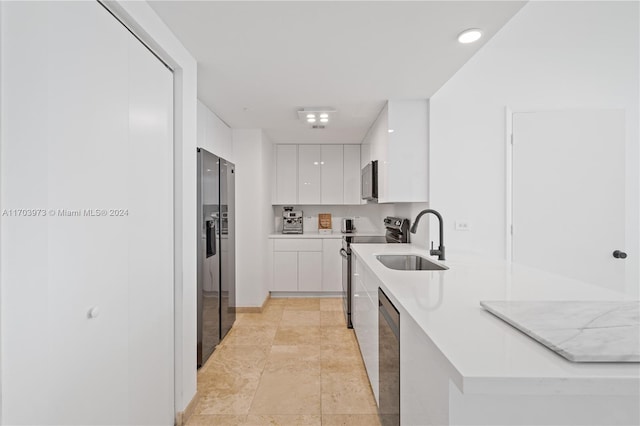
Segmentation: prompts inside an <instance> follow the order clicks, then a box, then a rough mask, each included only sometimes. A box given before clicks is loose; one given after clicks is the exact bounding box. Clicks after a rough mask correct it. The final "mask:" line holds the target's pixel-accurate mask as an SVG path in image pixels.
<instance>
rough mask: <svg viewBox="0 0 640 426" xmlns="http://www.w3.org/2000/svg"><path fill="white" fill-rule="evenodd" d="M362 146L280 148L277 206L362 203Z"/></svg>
mask: <svg viewBox="0 0 640 426" xmlns="http://www.w3.org/2000/svg"><path fill="white" fill-rule="evenodd" d="M359 194H360V145H276V188H275V196H274V204H298V205H305V204H306V205H319V204H332V205H340V204H360V195H359Z"/></svg>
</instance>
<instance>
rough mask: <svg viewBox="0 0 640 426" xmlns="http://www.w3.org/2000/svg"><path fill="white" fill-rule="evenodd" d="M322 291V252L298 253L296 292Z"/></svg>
mask: <svg viewBox="0 0 640 426" xmlns="http://www.w3.org/2000/svg"><path fill="white" fill-rule="evenodd" d="M318 289H322V252H315V251H301V252H299V253H298V291H318Z"/></svg>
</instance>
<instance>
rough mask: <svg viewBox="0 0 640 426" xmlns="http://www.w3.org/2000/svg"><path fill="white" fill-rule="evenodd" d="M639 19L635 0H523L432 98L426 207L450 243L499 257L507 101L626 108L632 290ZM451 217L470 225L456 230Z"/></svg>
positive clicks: (532, 106) (520, 106)
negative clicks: (438, 217)
mask: <svg viewBox="0 0 640 426" xmlns="http://www.w3.org/2000/svg"><path fill="white" fill-rule="evenodd" d="M638 26H639V25H638V3H637V2H530V3H528V4H527V5H525V6H524V7H523V8H522V10H521V11H520V12H518V14H516V16H515V17H514V18H513V19H512V20H511V21H509V22H508V23H507V24H506V25H505V26H504V27H503V29H502V30H501V31H500V32H498V34H496V36H495V37H494V38H493V39H492V40H491V41H489V42H488V43H487V44H486V45H485V46H484V47H483V48H482V49H481V50H480V51H479V52H478V53H477V54H476V55H475V56H474V57H473V58H471V60H469V62H467V64H466V65H465V66H464V67H462V69H461V70H460V71H458V73H457V74H456V75H454V76H453V77H452V78H451V79H450V80H449V81H448V82H447V83H446V84H445V85H444V86H443V87H442V88H441V89H440V90H439V91H438V92H437V93H436V94H435V95H434V96H433V97H432V98H431V115H430V122H431V133H430V153H431V164H430V167H431V178H430V182H431V197H430V205H431V206H433V207H435V208H437V209H439V210H440V211H441V213H443V215H444V218H445V220H447V229H446V234H447V247H448V248H457V249H465V250H471V251H474V252H478V253H483V254H487V255H490V256H495V257H499V258H504V257H505V228H506V226H505V220H506V219H505V216H506V213H505V210H506V204H505V203H506V201H505V191H506V187H505V156H506V149H505V146H506V141H505V121H506V120H505V107H506V106H509V107H511V108H512V109H514V110H516V111H523V110H536V109H538V110H540V109H562V108H624V109H626V111H627V161H628V162H627V199H628V200H630V201H631V203H630V205H629V206H628V208H627V221H626V222H627V223H626V225H627V229H628V233H629V235H630V236H634V235H635V238H634V239H635V242H634V243H633V245H631V246H629V245H627V247H626V248H627V250H628V251H629V253H634V255H630V258H629V259H627V260H628V261H629V260H630V262H629V263H628V268H630V269H631V274H629V276H630V277H631V281H629V283H630V284H629V287H630V288H629V292H630V293H632V294H636V295H637V294H638V289H637V285H638V284H637V283H638V282H639V281H640V280H639V279H638V261H637V259H638V253H639V250H638V249H639V247H638V243H637V241H638V235H639V234H640V230H639V224H640V221H639V219H638V192H639V189H638V188H639V175H638V173H639V172H638V170H639V167H638V165H639V157H640V155H639V150H638V124H639V123H638V114H639V111H638V75H639V69H638V51H639V45H638V43H639V42H638V38H639V37H638V36H639V34H638ZM541 172H542V170H541ZM594 202H597V199H594ZM457 220H464V221H467V222H468V223H469V225H470V230H469V231H455V230H454V228H453V224H454V222H455V221H457ZM598 226H606V224H600V225H598ZM434 229H435V228H431V230H432V234H433V230H434ZM585 232H588V230H585ZM632 258H633V259H632Z"/></svg>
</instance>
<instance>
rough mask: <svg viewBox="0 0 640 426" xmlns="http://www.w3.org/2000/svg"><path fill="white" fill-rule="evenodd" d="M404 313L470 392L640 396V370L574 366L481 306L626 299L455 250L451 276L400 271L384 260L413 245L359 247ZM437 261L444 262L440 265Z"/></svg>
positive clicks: (356, 249) (611, 365)
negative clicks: (492, 302) (490, 302)
mask: <svg viewBox="0 0 640 426" xmlns="http://www.w3.org/2000/svg"><path fill="white" fill-rule="evenodd" d="M352 249H353V251H354V253H355V254H356V256H357V257H358V258H359V259H361V260H362V261H363V262H364V263H365V265H366V266H367V267H368V268H369V269H370V271H371V272H372V273H373V274H374V275H376V276H377V278H378V279H379V280H380V281H381V284H382V285H381V287H382V288H383V290H384V291H385V293H386V294H387V295H388V296H389V298H390V299H391V301H392V302H393V303H394V304H395V305H396V307H398V309H399V310H400V312H401V315H408V316H409V317H411V318H412V319H413V320H414V321H415V322H416V323H417V324H418V326H419V327H420V328H421V329H422V330H423V331H424V332H425V333H426V334H427V335H428V336H429V339H430V340H431V341H432V342H433V343H434V344H435V345H436V346H437V347H438V349H439V350H440V351H441V352H442V354H443V355H444V356H445V357H446V358H447V359H448V361H449V363H450V364H451V366H452V368H453V371H454V374H453V377H452V380H453V381H454V382H455V383H456V385H457V386H458V388H459V389H460V390H461V391H463V392H465V393H483V394H486V393H491V392H514V393H526V394H530V395H533V394H536V393H538V394H545V395H546V394H549V392H555V393H559V394H560V393H568V394H571V393H576V392H579V393H580V392H583V393H584V394H593V395H606V394H629V395H639V394H640V364H637V363H636V364H631V363H626V364H625V363H574V362H571V361H568V360H567V359H565V358H563V357H561V356H560V355H558V354H556V353H555V352H553V351H551V350H550V349H548V348H546V347H545V346H543V345H541V344H540V343H538V342H537V341H535V340H533V339H532V338H530V337H528V336H526V335H525V334H523V333H522V332H520V331H518V330H516V329H515V328H514V327H512V326H510V325H508V324H506V323H505V322H504V321H502V320H501V319H499V318H497V317H496V316H494V315H492V314H491V313H489V312H487V311H486V310H485V309H483V308H482V307H481V306H480V301H482V300H501V301H575V300H579V301H624V300H628V299H627V298H626V297H625V296H624V295H623V294H621V293H617V292H614V291H610V290H607V289H605V288H600V287H596V286H593V285H589V284H585V283H582V282H579V281H576V280H572V279H569V278H565V277H562V276H559V275H555V274H552V273H548V272H544V271H540V270H538V269H534V268H530V267H527V266H524V265H518V264H510V263H507V262H505V261H503V260H497V259H491V258H484V257H481V256H478V255H472V254H466V253H459V252H455V251H449V252H448V253H447V256H448V259H447V261H445V262H440V263H442V264H444V265H446V266H448V267H449V269H448V270H445V271H397V270H392V269H389V268H386V267H385V266H383V265H382V264H381V263H380V262H379V261H378V260H377V259H376V255H378V254H417V255H420V256H423V257H426V258H430V259H434V258H432V257H430V256H429V254H428V252H427V251H426V250H424V249H421V248H419V247H417V246H414V245H413V244H353V245H352ZM436 263H438V262H437V261H436Z"/></svg>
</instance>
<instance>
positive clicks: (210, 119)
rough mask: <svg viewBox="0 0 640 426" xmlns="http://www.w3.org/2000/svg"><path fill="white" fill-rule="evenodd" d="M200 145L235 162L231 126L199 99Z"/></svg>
mask: <svg viewBox="0 0 640 426" xmlns="http://www.w3.org/2000/svg"><path fill="white" fill-rule="evenodd" d="M198 147H199V148H204V149H206V150H207V151H209V152H211V153H212V154H215V155H217V156H218V157H222V158H224V159H225V160H228V161H231V162H232V163H234V164H235V160H234V158H233V143H232V137H231V128H230V127H229V126H227V124H226V123H225V122H224V121H222V120H221V119H220V117H218V116H217V115H216V114H215V113H214V112H213V111H211V110H210V109H209V108H207V106H206V105H205V104H203V103H202V102H201V101H198Z"/></svg>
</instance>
